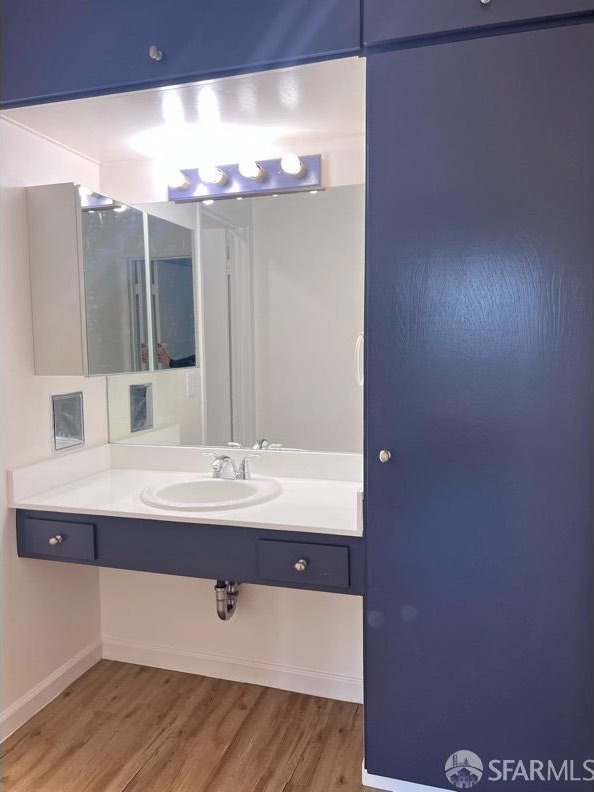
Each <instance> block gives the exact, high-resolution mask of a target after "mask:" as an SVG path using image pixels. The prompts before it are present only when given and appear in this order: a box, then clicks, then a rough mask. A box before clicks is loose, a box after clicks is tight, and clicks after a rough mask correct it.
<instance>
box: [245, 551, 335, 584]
mask: <svg viewBox="0 0 594 792" xmlns="http://www.w3.org/2000/svg"><path fill="white" fill-rule="evenodd" d="M299 562H305V563H304V566H305V568H304V569H302V570H299V569H297V568H296V566H295V565H296V564H298V563H299ZM258 571H259V574H260V577H262V578H264V579H265V580H271V581H278V582H279V583H302V584H307V585H308V586H332V587H335V588H348V586H349V548H348V547H339V546H336V545H321V544H310V543H304V542H277V541H272V540H268V539H261V540H260V541H259V542H258Z"/></svg>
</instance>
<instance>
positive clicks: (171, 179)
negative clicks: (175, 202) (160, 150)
mask: <svg viewBox="0 0 594 792" xmlns="http://www.w3.org/2000/svg"><path fill="white" fill-rule="evenodd" d="M167 184H168V185H169V186H170V187H171V188H172V189H174V190H185V189H186V187H189V186H190V182H189V181H188V177H187V176H186V174H185V173H182V172H181V171H180V170H177V168H173V170H170V171H169V172H168V174H167Z"/></svg>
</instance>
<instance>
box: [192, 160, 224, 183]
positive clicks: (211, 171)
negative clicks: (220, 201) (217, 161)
mask: <svg viewBox="0 0 594 792" xmlns="http://www.w3.org/2000/svg"><path fill="white" fill-rule="evenodd" d="M198 172H199V174H200V179H201V180H202V181H203V182H204V183H205V184H225V183H226V182H227V174H226V173H225V171H224V170H221V169H220V168H217V167H216V165H208V166H203V167H202V168H200V169H199V171H198Z"/></svg>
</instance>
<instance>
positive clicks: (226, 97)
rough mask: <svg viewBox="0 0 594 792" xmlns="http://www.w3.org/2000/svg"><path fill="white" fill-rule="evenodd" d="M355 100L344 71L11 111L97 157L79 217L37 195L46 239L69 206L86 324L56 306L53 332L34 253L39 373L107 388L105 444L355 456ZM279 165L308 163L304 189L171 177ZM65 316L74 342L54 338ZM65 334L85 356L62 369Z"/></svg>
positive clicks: (361, 70)
mask: <svg viewBox="0 0 594 792" xmlns="http://www.w3.org/2000/svg"><path fill="white" fill-rule="evenodd" d="M364 91H365V63H364V60H362V59H359V58H345V59H340V60H330V61H327V62H323V63H316V64H310V65H305V66H299V67H291V68H286V69H278V70H272V71H264V72H260V73H257V74H251V75H240V76H235V77H228V78H222V79H216V80H209V81H205V82H203V83H195V84H187V85H181V86H173V87H165V88H159V89H151V90H146V91H138V92H131V93H126V94H121V95H112V96H100V97H91V98H88V99H80V100H75V101H69V102H62V103H60V105H59V112H57V111H56V106H44V105H40V106H33V107H24V108H17V109H14V110H12V111H10V113H11V115H12V116H13V118H14V120H15V121H16V122H18V123H19V124H21V125H23V126H25V127H30V128H31V129H33V130H35V131H36V132H38V133H40V134H42V135H45V136H47V137H48V138H51V139H54V140H58V141H60V142H61V143H62V144H64V146H65V147H66V148H68V149H70V150H73V151H76V152H80V153H81V154H83V155H84V156H85V157H87V158H88V161H89V162H92V163H95V164H96V169H95V171H94V179H92V181H93V184H94V189H99V190H100V192H98V193H96V192H93V193H89V195H87V196H86V198H85V200H86V201H87V203H86V205H85V206H83V204H82V203H80V202H78V203H77V201H78V198H76V200H72V198H71V191H72V189H74V188H75V185H72V184H70V185H66V186H65V187H64V190H63V193H64V196H63V200H60V201H56V200H55V197H50V196H49V193H48V195H47V196H46V193H45V191H44V192H43V193H42V192H36V193H35V195H38V196H40V197H39V199H38V200H34V198H33V194H32V195H31V201H30V207H29V208H30V210H32V208H33V207H34V205H35V204H36V203H39V205H40V209H39V212H38V218H37V219H36V218H35V217H34V215H33V213H30V217H29V220H30V224H31V225H32V226H33V227H34V229H36V231H39V235H41V232H43V233H46V231H47V230H48V228H49V231H51V230H52V229H55V228H56V227H57V226H56V222H55V214H56V207H63V212H62V214H63V215H64V217H63V223H64V227H67V228H69V229H70V234H71V236H72V239H75V236H73V234H75V233H76V234H78V233H80V236H81V237H82V242H80V244H79V245H78V247H77V245H76V244H75V242H72V241H71V243H70V245H69V248H68V250H72V251H78V252H75V254H73V255H72V256H71V258H72V261H71V262H70V264H69V266H70V269H66V268H65V267H62V268H61V270H60V272H61V273H62V274H61V275H60V284H62V285H64V284H65V283H66V281H68V288H69V289H70V290H71V292H72V293H71V294H70V292H69V297H68V305H69V306H75V307H76V306H77V305H78V304H80V305H82V308H81V309H80V312H81V314H82V322H80V321H79V320H78V317H77V316H74V313H75V312H73V311H72V310H66V309H64V310H62V309H59V310H58V313H59V321H58V320H55V316H54V314H56V310H57V309H56V306H57V304H58V300H57V297H58V296H59V293H60V292H59V291H56V287H57V279H56V277H55V276H54V275H52V277H51V278H48V276H47V273H48V268H47V244H46V240H45V237H43V239H42V240H41V242H40V244H39V245H38V248H39V251H40V256H39V262H40V263H39V267H38V268H37V271H38V274H39V277H38V280H39V283H40V286H39V288H38V289H37V290H36V294H37V300H38V303H39V305H38V310H37V311H36V315H39V316H41V317H45V318H47V322H46V325H44V326H43V327H41V329H40V332H39V333H38V336H37V340H36V349H37V352H36V361H35V363H36V371H37V372H38V373H42V374H64V373H84V374H89V375H100V376H106V383H107V394H108V408H109V433H110V440H111V441H112V442H114V443H134V444H150V445H199V446H210V447H221V446H222V447H225V446H227V445H230V446H241V447H244V448H254V447H257V448H262V449H268V450H269V451H270V452H271V453H272V452H278V453H282V451H283V450H287V449H299V450H301V449H303V450H310V451H330V452H350V453H361V451H362V435H363V387H362V366H363V343H362V333H363V302H364V300H363V291H364V285H363V262H364V236H365V234H364V180H365V137H364V135H365V132H364V130H365V96H364ZM289 153H291V157H292V158H293V160H294V158H295V154H297V155H299V157H302V158H303V161H304V162H305V161H306V160H307V163H308V166H307V168H306V169H305V170H306V173H307V177H306V178H304V181H303V184H300V185H299V184H297V182H298V179H299V174H297V175H295V174H293V175H294V178H293V181H291V179H290V178H289V176H290V175H291V169H290V168H289V169H288V170H287V169H283V168H281V170H282V172H281V170H277V171H274V174H273V171H272V170H269V171H267V173H269V174H273V176H271V181H270V182H268V183H267V184H266V183H262V184H260V185H259V186H258V181H257V174H256V176H255V177H254V181H253V183H252V187H253V189H249V188H248V189H245V190H242V191H241V193H238V194H231V193H229V194H227V193H225V194H223V193H224V190H223V192H222V193H221V192H220V193H218V194H214V193H213V192H208V191H206V192H202V193H200V192H199V191H198V190H196V191H194V192H192V190H188V194H187V195H184V194H180V193H179V191H177V192H176V190H179V189H182V191H183V189H186V186H184V187H183V188H180V187H179V182H180V174H182V180H181V181H182V182H183V181H184V179H185V176H184V174H186V175H187V174H188V173H189V172H193V173H198V174H202V173H203V172H204V173H206V172H207V171H208V172H209V173H211V174H212V173H213V172H214V171H216V168H217V167H219V166H220V167H228V168H229V167H230V168H235V171H233V173H238V172H241V170H242V169H241V167H240V165H241V164H242V163H245V162H248V163H249V162H252V163H272V162H278V163H281V164H282V158H283V155H287V154H289ZM285 159H286V157H285ZM314 160H315V162H317V163H318V171H317V172H316V174H315V176H316V178H315V179H314V180H312V181H307V180H308V179H309V177H310V174H313V166H310V165H309V163H310V162H313V161H314ZM229 163H235V165H229ZM93 167H95V166H93ZM266 167H269V166H268V164H267V165H266ZM270 167H271V166H270ZM310 168H311V170H310ZM91 176H93V174H92V173H91ZM187 178H188V179H189V181H188V182H187V186H188V187H189V186H190V185H191V186H192V189H194V185H195V184H196V182H195V181H192V180H191V178H190V176H188V177H187ZM200 178H201V180H202V182H203V183H202V184H201V185H200V186H201V187H204V186H205V184H206V183H208V184H215V182H214V181H209V180H208V179H206V178H205V179H202V176H201V177H200ZM245 178H248V177H245ZM233 179H235V176H233V177H232V179H231V181H232V180H233ZM295 179H296V180H297V182H296V181H295ZM267 185H268V186H267ZM248 187H249V185H248ZM35 189H36V190H37V189H38V188H35ZM39 189H41V188H39ZM208 189H209V190H210V189H211V188H210V187H209V188H208ZM213 189H215V188H213ZM221 189H222V188H221ZM69 191H70V192H69ZM215 192H216V189H215ZM69 196H70V197H69ZM105 196H110V197H109V198H106V197H105ZM87 199H88V200H87ZM213 199H214V200H213ZM102 202H103V203H102ZM75 206H76V207H78V209H79V210H80V211H79V213H78V214H76V222H75V220H74V219H73V217H74V214H73V212H74V207H75ZM87 210H88V211H87ZM50 211H51V217H52V222H51V223H49V224H48V222H47V218H48V217H49V213H50ZM37 235H38V234H37V233H36V232H34V233H33V237H34V238H35V237H36V236H37ZM46 236H47V234H46ZM55 237H57V239H55ZM63 238H65V237H64V235H63V234H58V235H56V234H54V235H53V237H52V239H51V241H52V244H53V243H54V242H57V243H60V242H61V241H62V239H63ZM62 247H63V246H62ZM62 247H61V246H60V244H56V255H55V256H54V258H53V259H52V261H54V264H53V266H54V270H53V272H55V271H56V270H55V266H57V265H56V264H55V262H60V261H63V260H64V256H63V255H62ZM81 261H82V264H81V263H80V262H81ZM80 271H82V272H83V275H84V288H81V286H80V284H79V272H80ZM68 273H69V274H68ZM48 288H49V289H50V290H51V289H53V291H52V295H53V296H52V298H51V299H50V300H48V299H47V297H46V294H47V289H48ZM60 288H61V287H60ZM81 293H82V296H81ZM79 296H81V299H79ZM46 303H47V305H48V306H50V307H51V306H53V309H52V310H53V313H51V311H49V308H48V310H47V311H45V310H43V309H44V307H45V304H46ZM69 316H70V317H71V318H72V321H71V322H70V325H71V326H72V327H71V331H70V330H69V334H70V335H69V336H68V337H67V334H66V333H65V332H63V333H62V336H63V338H62V336H61V337H60V340H59V341H60V342H59V343H54V342H53V341H52V340H51V339H48V338H47V331H46V327H47V328H49V330H51V331H52V332H53V330H55V328H56V327H58V328H63V327H65V326H66V323H65V319H64V317H69ZM70 325H68V327H69V328H70ZM81 325H82V327H83V330H82V334H81ZM77 334H78V340H77V339H76V335H77ZM70 336H71V337H70ZM76 340H77V344H78V346H77V348H80V349H82V350H83V354H82V355H79V357H81V360H80V361H78V362H77V364H76V365H74V364H72V363H71V362H70V361H66V362H67V363H68V366H67V365H66V363H64V361H63V359H62V358H63V357H64V355H63V354H62V355H58V354H54V352H53V351H52V350H54V351H55V350H56V349H66V348H68V349H73V348H74V341H76ZM37 341H39V343H37ZM85 355H86V359H82V358H85ZM87 361H88V365H87Z"/></svg>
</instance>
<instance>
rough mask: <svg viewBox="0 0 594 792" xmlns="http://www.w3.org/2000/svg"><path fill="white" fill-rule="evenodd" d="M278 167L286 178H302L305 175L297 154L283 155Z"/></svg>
mask: <svg viewBox="0 0 594 792" xmlns="http://www.w3.org/2000/svg"><path fill="white" fill-rule="evenodd" d="M280 165H281V170H282V171H283V172H284V173H286V174H287V175H288V176H303V174H304V173H305V165H304V164H303V162H302V161H301V159H300V157H299V155H298V154H293V153H291V154H283V156H282V157H281V163H280Z"/></svg>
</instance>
